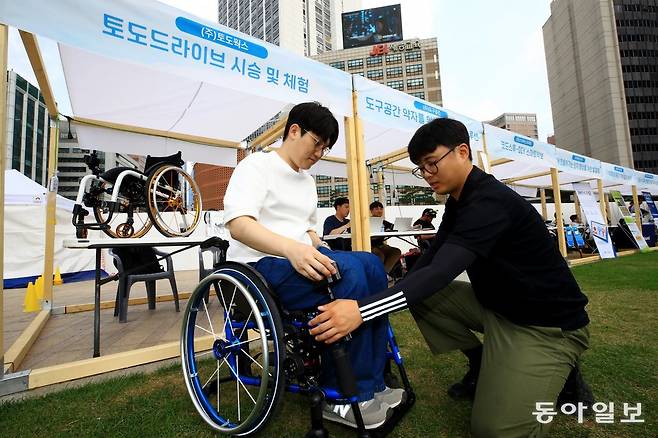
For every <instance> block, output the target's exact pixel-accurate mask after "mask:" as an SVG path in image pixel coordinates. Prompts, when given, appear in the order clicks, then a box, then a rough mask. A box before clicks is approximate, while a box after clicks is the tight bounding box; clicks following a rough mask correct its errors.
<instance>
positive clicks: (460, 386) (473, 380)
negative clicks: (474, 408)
mask: <svg viewBox="0 0 658 438" xmlns="http://www.w3.org/2000/svg"><path fill="white" fill-rule="evenodd" d="M478 374H479V370H478V371H475V370H473V368H469V369H468V372H467V373H466V374H465V375H464V377H463V378H462V380H461V381H460V382H457V383H455V384H454V385H452V386H451V387H450V388H448V395H449V396H450V397H451V398H453V399H454V400H473V399H475V388H476V386H477V383H478Z"/></svg>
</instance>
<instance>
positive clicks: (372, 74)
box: [368, 69, 384, 81]
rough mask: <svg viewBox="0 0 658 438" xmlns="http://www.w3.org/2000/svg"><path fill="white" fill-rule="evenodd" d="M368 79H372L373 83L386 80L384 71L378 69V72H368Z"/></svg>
mask: <svg viewBox="0 0 658 438" xmlns="http://www.w3.org/2000/svg"><path fill="white" fill-rule="evenodd" d="M368 79H371V80H373V81H380V80H382V79H384V70H382V69H378V70H369V71H368Z"/></svg>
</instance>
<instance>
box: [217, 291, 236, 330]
mask: <svg viewBox="0 0 658 438" xmlns="http://www.w3.org/2000/svg"><path fill="white" fill-rule="evenodd" d="M237 290H238V286H236V285H234V286H233V297H232V298H231V305H232V304H233V298H235V292H236V291H237ZM219 297H220V298H221V300H222V304H223V305H224V313H225V315H226V316H225V317H224V333H226V323H228V325H229V327H230V328H231V332H232V333H233V332H235V330H233V324H232V323H231V315H230V312H231V308H230V307H226V301H225V300H224V293H223V291H222V286H221V283H219Z"/></svg>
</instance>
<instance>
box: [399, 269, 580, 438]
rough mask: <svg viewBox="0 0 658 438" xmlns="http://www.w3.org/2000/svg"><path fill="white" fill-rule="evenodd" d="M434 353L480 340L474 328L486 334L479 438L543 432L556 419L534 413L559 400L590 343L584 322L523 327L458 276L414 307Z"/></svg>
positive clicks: (478, 396)
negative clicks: (570, 327) (494, 308)
mask: <svg viewBox="0 0 658 438" xmlns="http://www.w3.org/2000/svg"><path fill="white" fill-rule="evenodd" d="M411 313H412V315H413V316H414V318H415V319H416V323H417V324H418V327H419V328H420V331H421V332H422V334H423V336H424V337H425V340H426V341H427V344H428V345H429V347H430V349H431V351H432V352H433V353H434V354H440V353H445V352H448V351H452V350H467V349H470V348H474V347H477V346H478V345H480V340H479V339H478V338H477V337H476V336H475V334H473V332H474V331H475V332H480V333H483V334H484V342H483V352H482V363H481V367H480V375H479V378H478V383H477V389H476V392H475V400H474V402H473V411H472V414H471V432H472V434H473V436H474V437H477V438H484V437H504V438H507V437H541V436H544V435H545V434H546V433H547V432H548V428H549V427H550V425H551V423H548V424H542V423H540V422H538V421H537V418H536V417H535V416H534V415H533V414H532V412H533V411H536V407H535V404H536V403H537V402H555V401H556V400H557V396H558V394H559V393H560V391H561V390H562V387H563V386H564V382H565V381H566V379H567V377H568V375H569V372H570V371H571V369H572V367H573V366H574V365H575V363H576V361H577V360H578V358H579V357H580V355H581V354H582V353H583V352H584V351H585V350H586V349H587V347H588V344H589V342H588V341H589V331H588V328H587V327H583V328H581V329H578V330H574V331H566V330H562V329H560V328H557V327H537V326H520V325H517V324H513V323H511V322H510V321H508V320H506V319H505V318H503V317H501V316H500V315H498V314H496V313H494V312H492V311H490V310H487V309H485V308H483V307H482V305H481V304H480V303H479V302H478V301H477V299H476V298H475V294H474V293H473V289H472V288H471V284H470V283H467V282H462V281H453V282H452V283H451V284H450V285H448V286H447V287H446V288H445V289H443V290H441V291H439V292H438V293H436V294H434V295H432V296H431V297H429V298H428V299H426V300H425V301H423V302H422V303H419V304H417V305H415V306H413V307H412V309H411Z"/></svg>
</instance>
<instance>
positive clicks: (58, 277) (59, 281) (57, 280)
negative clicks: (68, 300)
mask: <svg viewBox="0 0 658 438" xmlns="http://www.w3.org/2000/svg"><path fill="white" fill-rule="evenodd" d="M53 284H54V285H56V286H59V285H60V284H64V280H62V274H60V272H59V268H57V269H55V279H54V280H53Z"/></svg>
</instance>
